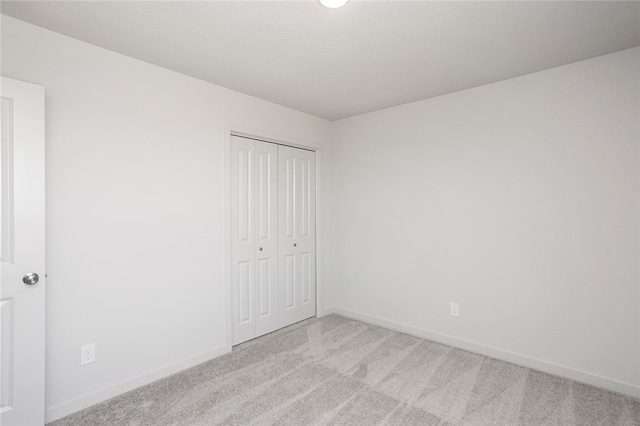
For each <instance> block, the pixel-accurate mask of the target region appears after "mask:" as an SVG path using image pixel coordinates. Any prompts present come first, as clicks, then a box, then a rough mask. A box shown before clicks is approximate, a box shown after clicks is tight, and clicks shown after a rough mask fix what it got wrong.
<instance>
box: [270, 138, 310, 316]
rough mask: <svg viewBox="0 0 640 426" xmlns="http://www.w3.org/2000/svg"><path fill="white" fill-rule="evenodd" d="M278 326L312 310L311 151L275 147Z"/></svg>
mask: <svg viewBox="0 0 640 426" xmlns="http://www.w3.org/2000/svg"><path fill="white" fill-rule="evenodd" d="M278 164H279V171H278V189H279V199H278V205H279V209H278V210H279V211H278V217H279V219H278V229H279V243H278V244H279V270H280V274H279V276H280V291H279V293H280V326H281V327H284V326H287V325H290V324H293V323H295V322H298V321H302V320H303V319H307V318H310V317H312V316H314V315H315V314H316V225H315V224H316V216H315V215H316V182H315V176H316V165H315V152H313V151H307V150H304V149H298V148H291V147H287V146H279V147H278Z"/></svg>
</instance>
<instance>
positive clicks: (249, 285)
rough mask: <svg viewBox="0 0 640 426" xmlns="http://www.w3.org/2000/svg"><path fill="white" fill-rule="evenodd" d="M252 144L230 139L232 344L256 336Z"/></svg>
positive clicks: (246, 140) (242, 139) (245, 140)
mask: <svg viewBox="0 0 640 426" xmlns="http://www.w3.org/2000/svg"><path fill="white" fill-rule="evenodd" d="M254 227H255V217H254V141H253V140H251V139H245V138H239V137H236V136H232V137H231V303H232V309H231V311H232V315H233V319H232V322H233V344H234V345H235V344H238V343H241V342H244V341H246V340H249V339H252V338H254V337H255V336H256V304H255V303H256V301H255V276H254V275H255V260H254V258H255V255H254Z"/></svg>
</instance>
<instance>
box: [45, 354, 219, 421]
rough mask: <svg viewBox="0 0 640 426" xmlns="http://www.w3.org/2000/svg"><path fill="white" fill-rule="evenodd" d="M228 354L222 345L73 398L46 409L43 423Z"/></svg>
mask: <svg viewBox="0 0 640 426" xmlns="http://www.w3.org/2000/svg"><path fill="white" fill-rule="evenodd" d="M228 352H231V347H229V346H227V345H222V346H219V347H217V348H214V349H211V350H209V351H206V352H203V353H200V354H198V355H194V356H191V357H189V358H185V359H183V360H181V361H178V362H175V363H173V364H170V365H167V366H165V367H162V368H159V369H157V370H154V371H151V372H149V373H145V374H141V375H139V376H136V377H132V378H131V379H127V380H125V381H122V382H120V383H116V384H114V385H111V386H107V387H105V388H102V389H99V390H97V391H95V392H91V393H89V394H86V395H83V396H80V397H78V398H74V399H72V400H70V401H67V402H63V403H62V404H58V405H54V406H53V407H49V408H47V410H46V412H45V421H46V422H47V423H49V422H53V421H55V420H58V419H61V418H63V417H65V416H68V415H69V414H73V413H75V412H76V411H80V410H83V409H85V408H87V407H91V406H92V405H95V404H98V403H100V402H102V401H106V400H107V399H110V398H113V397H115V396H118V395H120V394H123V393H125V392H129V391H131V390H133V389H136V388H139V387H140V386H144V385H147V384H149V383H152V382H155V381H156V380H160V379H163V378H165V377H167V376H170V375H172V374H175V373H177V372H179V371H182V370H185V369H187V368H190V367H193V366H195V365H198V364H202V363H203V362H207V361H209V360H211V359H213V358H217V357H219V356H221V355H224V354H226V353H228Z"/></svg>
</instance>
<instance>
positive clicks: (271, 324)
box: [253, 141, 280, 337]
mask: <svg viewBox="0 0 640 426" xmlns="http://www.w3.org/2000/svg"><path fill="white" fill-rule="evenodd" d="M253 142H254V149H255V152H256V159H257V170H256V183H255V187H256V205H257V212H256V228H257V229H258V234H257V236H256V244H255V247H254V256H255V258H256V262H257V264H258V271H257V275H258V277H259V281H258V283H257V287H256V289H257V290H256V291H257V293H258V300H259V301H260V302H259V311H258V317H257V319H256V337H257V336H262V335H263V334H266V333H270V332H272V331H274V330H276V329H278V325H279V323H280V321H279V318H278V317H279V315H278V309H277V305H278V267H277V265H278V175H277V171H278V145H275V144H272V143H268V142H261V141H253Z"/></svg>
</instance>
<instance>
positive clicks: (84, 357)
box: [80, 343, 96, 365]
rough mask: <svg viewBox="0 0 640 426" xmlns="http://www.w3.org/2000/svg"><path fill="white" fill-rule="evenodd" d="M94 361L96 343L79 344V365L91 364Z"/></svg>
mask: <svg viewBox="0 0 640 426" xmlns="http://www.w3.org/2000/svg"><path fill="white" fill-rule="evenodd" d="M92 362H96V344H95V343H90V344H88V345H84V346H80V365H86V364H91V363H92Z"/></svg>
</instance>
